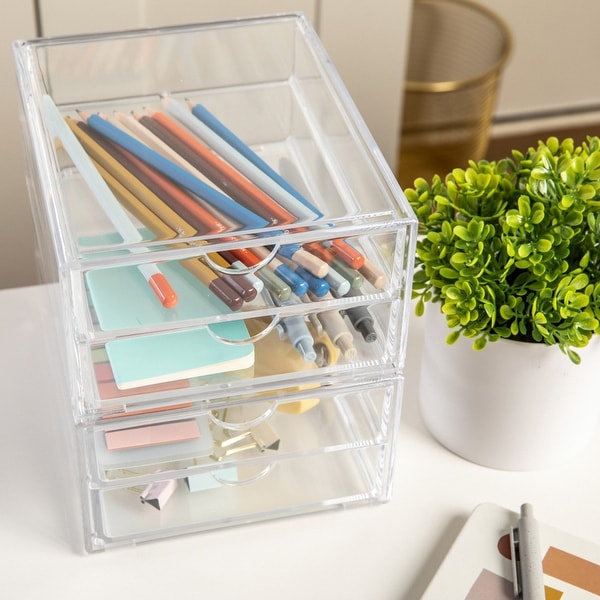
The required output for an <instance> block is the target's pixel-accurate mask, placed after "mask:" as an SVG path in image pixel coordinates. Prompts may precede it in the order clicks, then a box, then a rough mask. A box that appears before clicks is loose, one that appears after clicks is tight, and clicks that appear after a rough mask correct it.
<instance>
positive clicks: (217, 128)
mask: <svg viewBox="0 0 600 600" xmlns="http://www.w3.org/2000/svg"><path fill="white" fill-rule="evenodd" d="M189 106H190V109H191V111H192V114H193V115H194V116H195V117H196V118H197V119H200V121H202V122H203V123H204V124H205V125H206V126H207V127H210V128H211V129H212V130H213V131H214V132H215V133H216V134H217V135H219V136H220V137H221V138H223V139H224V140H225V141H226V142H227V143H228V144H229V145H230V146H232V147H233V148H235V149H236V150H237V151H238V152H239V153H240V154H241V155H242V156H245V157H246V158H247V159H248V160H249V161H250V162H251V163H253V164H254V165H255V166H256V167H258V168H259V169H260V170H261V171H262V172H263V173H265V175H268V176H269V177H270V178H271V179H272V180H273V181H275V182H276V183H278V184H279V185H280V186H281V187H282V188H283V189H285V190H286V191H287V192H289V193H290V194H291V195H292V196H294V198H296V199H297V200H299V201H300V202H302V204H304V206H306V208H308V209H310V210H312V211H313V212H314V213H315V214H316V215H317V217H319V218H320V217H322V216H323V213H322V212H321V211H320V210H319V209H318V208H316V207H315V206H314V204H312V203H311V202H309V201H308V200H307V199H306V198H305V197H304V196H303V195H302V194H301V193H300V192H299V191H298V190H296V189H295V188H294V187H293V186H292V185H290V183H289V182H288V181H286V180H285V179H284V178H283V177H282V176H281V175H280V174H279V173H278V172H277V171H275V170H274V169H272V168H271V167H270V166H269V165H268V164H267V163H266V162H265V161H264V160H263V159H262V158H261V157H260V156H258V154H256V152H254V150H252V148H250V147H249V146H248V145H247V144H246V143H245V142H243V141H242V140H241V139H240V138H239V137H238V136H237V135H236V134H235V133H233V131H231V130H230V129H229V128H228V127H227V126H226V125H225V124H223V123H222V122H221V121H219V119H217V117H215V116H214V115H213V114H212V113H211V112H210V111H209V110H208V109H207V108H206V107H204V106H202V104H193V103H192V102H190V103H189Z"/></svg>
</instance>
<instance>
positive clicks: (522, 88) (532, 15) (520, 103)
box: [476, 0, 600, 130]
mask: <svg viewBox="0 0 600 600" xmlns="http://www.w3.org/2000/svg"><path fill="white" fill-rule="evenodd" d="M476 1H477V2H478V3H480V4H482V5H485V6H487V7H488V8H489V9H490V10H492V11H494V12H495V13H496V14H497V15H498V16H500V17H501V18H503V19H504V21H505V22H506V23H507V24H508V26H509V28H510V29H511V32H512V35H513V43H514V47H513V53H512V56H511V58H510V61H509V63H508V66H507V68H506V69H505V71H504V76H503V81H502V87H501V90H500V95H499V97H498V104H497V110H496V114H497V117H498V118H499V120H500V121H503V122H508V123H510V122H511V121H515V122H517V125H516V127H514V128H513V129H515V130H518V128H519V127H528V128H532V127H536V126H540V125H541V124H537V125H536V122H535V119H536V117H540V116H553V115H557V116H559V118H560V120H561V121H562V123H563V124H567V125H568V122H569V121H570V120H575V121H579V122H583V123H585V122H586V120H587V121H592V122H594V121H596V122H598V121H600V117H599V116H598V114H599V113H600V67H599V66H598V62H599V60H600V34H599V28H600V2H599V1H598V0H501V1H498V0H476ZM528 120H529V122H528Z"/></svg>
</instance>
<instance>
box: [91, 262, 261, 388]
mask: <svg viewBox="0 0 600 600" xmlns="http://www.w3.org/2000/svg"><path fill="white" fill-rule="evenodd" d="M160 269H161V271H162V272H163V274H164V275H165V276H166V277H167V279H168V280H169V283H170V284H171V286H172V287H173V289H174V290H175V291H176V293H177V295H178V298H179V300H178V302H177V305H176V306H175V307H174V308H171V309H168V308H164V307H163V306H162V305H161V303H160V302H159V301H158V299H157V298H156V297H155V295H154V293H153V292H152V290H150V288H149V286H148V283H147V282H146V280H145V279H144V277H143V275H142V274H141V273H140V272H139V270H138V269H137V268H136V267H135V266H120V267H112V268H107V269H98V270H95V271H90V272H88V273H86V285H87V290H88V294H89V300H90V304H91V305H92V307H93V309H94V311H95V313H96V317H97V320H98V324H99V326H100V328H101V329H104V330H108V331H111V330H116V329H127V328H132V327H139V326H144V325H156V324H161V323H169V322H174V323H176V322H180V321H184V320H187V319H194V318H201V317H206V316H217V315H221V314H227V313H230V312H231V311H230V309H229V308H228V307H227V306H226V305H225V304H224V303H223V302H221V301H220V300H219V299H218V298H216V297H215V296H214V294H213V293H212V292H211V291H210V290H209V289H208V288H207V287H206V286H204V285H203V284H202V283H201V282H200V281H198V280H197V279H196V278H195V277H194V276H193V275H192V274H191V273H189V272H188V271H187V270H186V269H184V268H183V267H182V266H181V265H180V264H179V263H177V262H171V263H160ZM210 328H211V331H213V332H214V333H215V335H216V336H218V337H220V338H224V339H226V340H233V341H243V340H246V339H248V338H249V334H248V330H247V329H246V325H245V323H244V321H243V320H242V319H240V320H236V321H230V322H220V323H216V324H214V325H210ZM106 353H107V355H108V359H109V361H110V364H111V367H112V370H113V372H114V376H115V383H116V385H117V387H119V388H120V389H123V390H125V389H131V388H135V387H139V386H142V385H151V384H155V383H163V382H166V381H175V380H178V379H187V378H189V377H201V376H206V375H212V374H214V373H224V372H229V371H233V370H239V369H246V368H248V367H251V366H252V365H253V364H254V347H253V345H252V344H251V343H247V344H228V343H226V342H221V341H219V340H218V339H215V337H213V336H212V335H211V333H210V332H209V331H208V330H207V329H206V327H202V328H193V329H185V330H181V331H175V332H164V333H157V334H152V335H144V336H140V337H131V338H126V339H119V340H113V341H110V342H107V344H106Z"/></svg>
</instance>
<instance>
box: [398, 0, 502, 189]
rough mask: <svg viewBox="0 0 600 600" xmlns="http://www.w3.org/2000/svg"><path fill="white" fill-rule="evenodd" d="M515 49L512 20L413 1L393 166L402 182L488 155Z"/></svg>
mask: <svg viewBox="0 0 600 600" xmlns="http://www.w3.org/2000/svg"><path fill="white" fill-rule="evenodd" d="M511 47H512V36H511V33H510V30H509V29H508V27H507V25H506V24H505V23H504V22H503V21H502V20H501V19H500V18H499V17H498V16H497V15H495V14H494V13H493V12H491V11H490V10H488V9H487V8H485V7H483V6H480V5H478V4H475V3H472V2H469V1H468V0H417V1H416V2H415V5H414V9H413V24H412V32H411V41H410V46H409V58H408V65H407V80H406V82H405V97H404V114H403V120H402V130H401V139H400V154H399V158H398V164H397V169H396V175H397V177H398V180H399V181H400V183H401V184H402V185H403V186H404V187H412V185H413V182H414V180H415V178H417V177H425V178H426V179H430V178H431V177H432V176H433V175H434V174H436V173H437V174H439V175H441V176H444V175H445V174H446V173H448V172H449V171H451V170H452V169H453V168H454V167H457V166H466V165H467V163H468V161H469V160H471V159H472V160H479V159H481V158H484V155H485V152H486V150H487V146H488V142H489V134H490V128H491V124H492V119H493V114H494V108H495V104H496V98H497V92H498V88H499V82H500V78H501V74H502V70H503V68H504V66H505V64H506V62H507V60H508V57H509V55H510V52H511Z"/></svg>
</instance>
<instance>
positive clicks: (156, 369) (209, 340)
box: [106, 321, 254, 390]
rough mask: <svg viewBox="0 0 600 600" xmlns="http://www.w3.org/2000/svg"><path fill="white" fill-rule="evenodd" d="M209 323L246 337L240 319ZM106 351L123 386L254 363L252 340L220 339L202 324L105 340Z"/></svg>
mask: <svg viewBox="0 0 600 600" xmlns="http://www.w3.org/2000/svg"><path fill="white" fill-rule="evenodd" d="M210 327H211V330H212V331H214V332H215V333H216V334H218V335H219V336H223V337H225V338H226V339H236V338H237V339H246V338H247V337H248V332H247V330H246V328H245V326H244V323H243V321H232V322H230V323H217V324H216V325H211V326H210ZM240 334H242V335H240ZM106 353H107V355H108V360H109V361H110V364H111V367H112V370H113V373H114V376H115V383H116V384H117V387H118V388H120V389H122V390H127V389H131V388H135V387H140V386H143V385H152V384H155V383H163V382H165V381H174V380H177V379H187V378H190V377H202V376H205V375H212V374H214V373H226V372H228V371H236V370H239V369H246V368H248V367H251V366H252V365H253V364H254V347H253V345H252V344H250V343H248V344H240V345H233V344H227V343H224V342H220V341H219V340H216V339H215V338H214V337H213V336H212V335H211V334H210V332H209V331H207V329H206V328H205V327H203V328H201V329H185V330H183V331H175V332H168V333H159V334H153V335H148V336H143V337H138V338H128V339H122V340H115V341H112V342H107V344H106Z"/></svg>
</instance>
